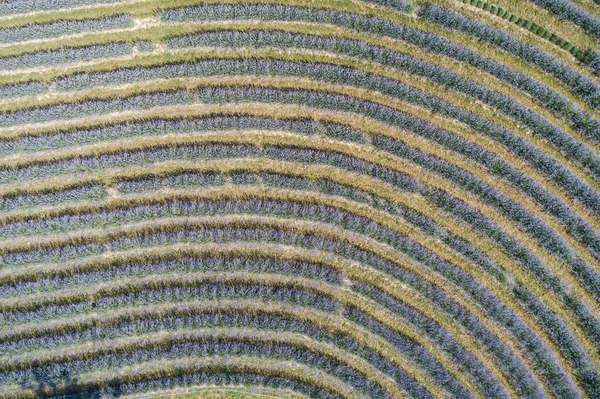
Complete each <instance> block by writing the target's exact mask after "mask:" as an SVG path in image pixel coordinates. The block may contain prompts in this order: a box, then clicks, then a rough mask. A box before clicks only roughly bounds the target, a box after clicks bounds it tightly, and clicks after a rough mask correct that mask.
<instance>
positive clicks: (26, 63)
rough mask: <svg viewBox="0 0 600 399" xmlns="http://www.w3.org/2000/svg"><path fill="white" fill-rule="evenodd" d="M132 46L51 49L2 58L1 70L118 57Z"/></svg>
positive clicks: (129, 51)
mask: <svg viewBox="0 0 600 399" xmlns="http://www.w3.org/2000/svg"><path fill="white" fill-rule="evenodd" d="M131 51H132V46H131V45H130V44H127V43H109V44H103V45H96V46H89V47H78V48H66V49H60V50H49V51H42V52H38V53H31V54H25V55H18V56H11V57H4V58H0V70H4V71H9V70H15V69H24V68H35V67H49V66H54V65H60V64H68V63H75V62H76V63H79V62H86V61H92V60H95V59H98V58H107V57H118V56H122V55H126V54H130V53H131Z"/></svg>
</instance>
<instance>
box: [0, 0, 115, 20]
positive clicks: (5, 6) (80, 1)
mask: <svg viewBox="0 0 600 399" xmlns="http://www.w3.org/2000/svg"><path fill="white" fill-rule="evenodd" d="M122 1H123V0H101V1H100V2H99V1H98V0H12V1H6V2H2V3H0V15H3V16H4V15H11V14H22V13H29V12H37V11H55V10H60V9H64V8H72V7H81V6H91V5H96V4H114V3H120V2H122Z"/></svg>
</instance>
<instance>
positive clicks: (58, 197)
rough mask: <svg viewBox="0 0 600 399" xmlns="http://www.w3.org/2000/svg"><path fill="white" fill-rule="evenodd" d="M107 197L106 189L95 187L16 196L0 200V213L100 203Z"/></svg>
mask: <svg viewBox="0 0 600 399" xmlns="http://www.w3.org/2000/svg"><path fill="white" fill-rule="evenodd" d="M106 196H107V194H106V189H105V188H104V187H101V186H96V185H86V186H82V187H77V188H72V189H67V190H63V191H55V192H47V193H42V194H40V195H18V196H13V197H4V198H1V199H0V212H10V211H15V210H23V209H30V208H34V207H40V206H51V205H64V204H70V203H71V204H72V203H77V202H84V201H90V200H94V201H101V200H103V199H105V198H106Z"/></svg>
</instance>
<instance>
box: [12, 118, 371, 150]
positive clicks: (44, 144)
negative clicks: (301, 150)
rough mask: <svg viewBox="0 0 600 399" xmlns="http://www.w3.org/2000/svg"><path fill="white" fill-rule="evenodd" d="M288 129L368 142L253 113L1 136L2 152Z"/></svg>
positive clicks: (340, 130)
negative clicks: (166, 135) (172, 135)
mask: <svg viewBox="0 0 600 399" xmlns="http://www.w3.org/2000/svg"><path fill="white" fill-rule="evenodd" d="M244 129H260V130H285V131H291V132H294V133H298V134H303V135H317V134H323V135H325V136H329V137H332V138H336V139H338V140H346V141H354V142H358V143H366V138H365V137H364V135H363V134H362V133H360V132H357V131H355V130H353V129H351V128H349V127H347V126H344V125H338V124H335V123H328V122H320V121H316V120H313V119H274V118H268V117H253V116H237V115H233V116H206V117H196V118H194V117H189V118H184V119H172V120H169V119H152V120H150V121H144V122H129V123H127V124H116V125H109V126H105V127H101V128H91V129H86V130H76V131H71V132H54V133H48V134H45V135H43V136H23V137H20V138H18V139H13V140H8V139H5V140H0V155H2V156H6V155H12V154H15V153H24V154H28V153H32V152H36V151H48V150H57V149H63V148H68V147H74V146H83V145H89V144H95V143H102V142H106V141H110V140H119V139H127V138H134V137H141V136H144V137H149V136H160V135H163V134H164V133H165V132H167V131H168V132H170V133H191V132H203V131H216V130H244Z"/></svg>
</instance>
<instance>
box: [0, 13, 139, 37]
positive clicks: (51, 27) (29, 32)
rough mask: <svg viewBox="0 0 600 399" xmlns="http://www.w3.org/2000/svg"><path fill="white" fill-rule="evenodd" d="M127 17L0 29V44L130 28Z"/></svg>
mask: <svg viewBox="0 0 600 399" xmlns="http://www.w3.org/2000/svg"><path fill="white" fill-rule="evenodd" d="M132 24H133V21H132V19H131V17H130V16H129V15H115V16H110V17H104V18H99V19H84V20H63V21H57V22H51V23H47V24H35V25H26V26H22V27H17V28H4V29H0V43H18V42H24V41H28V40H38V39H51V38H56V37H60V36H64V35H74V34H77V33H85V32H94V31H103V30H111V29H123V28H127V27H129V26H131V25H132Z"/></svg>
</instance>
